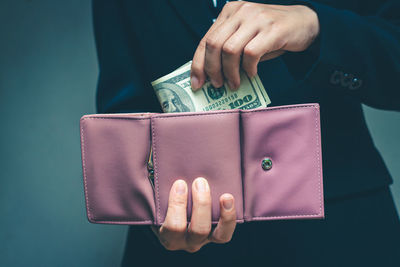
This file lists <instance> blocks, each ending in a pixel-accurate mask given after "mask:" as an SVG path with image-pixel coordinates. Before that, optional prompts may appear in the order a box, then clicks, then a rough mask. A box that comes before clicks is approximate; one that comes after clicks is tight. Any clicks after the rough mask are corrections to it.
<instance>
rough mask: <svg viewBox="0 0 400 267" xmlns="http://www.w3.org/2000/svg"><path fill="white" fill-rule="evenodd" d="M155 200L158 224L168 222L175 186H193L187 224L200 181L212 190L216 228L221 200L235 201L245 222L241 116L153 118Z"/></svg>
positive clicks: (230, 113)
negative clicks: (226, 196) (195, 184)
mask: <svg viewBox="0 0 400 267" xmlns="http://www.w3.org/2000/svg"><path fill="white" fill-rule="evenodd" d="M151 121H152V138H153V139H152V143H153V160H154V181H155V196H156V214H157V220H156V223H157V224H158V225H161V224H162V223H163V222H164V219H165V215H166V212H167V207H168V197H169V191H170V188H171V186H172V184H173V182H174V181H175V180H177V179H183V180H185V181H186V182H187V184H188V189H189V197H188V212H187V215H188V221H190V216H191V206H192V203H191V201H192V197H191V186H192V182H193V180H194V179H195V178H197V177H204V178H206V179H207V181H208V183H209V185H210V188H211V198H212V223H214V224H215V223H217V222H218V220H219V208H220V207H219V197H220V196H221V195H222V194H223V193H231V194H232V195H233V196H234V198H235V207H236V210H237V219H238V221H243V192H242V178H241V176H242V174H241V159H240V131H239V110H229V111H214V112H206V113H205V112H201V113H184V114H176V113H175V114H161V115H156V116H153V117H152V118H151Z"/></svg>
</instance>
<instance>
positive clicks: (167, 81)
mask: <svg viewBox="0 0 400 267" xmlns="http://www.w3.org/2000/svg"><path fill="white" fill-rule="evenodd" d="M191 66H192V62H191V61H189V62H188V63H186V64H184V65H183V66H181V67H179V68H178V69H177V70H175V71H173V72H172V73H170V74H168V75H165V76H164V77H161V78H159V79H157V80H155V81H154V82H152V83H151V85H152V86H153V88H154V90H155V93H156V95H157V98H158V100H159V101H160V104H161V107H162V109H163V111H164V112H185V111H209V110H221V109H236V108H240V109H253V108H261V107H266V106H267V105H269V104H270V103H271V101H270V99H269V97H268V94H267V92H266V91H265V89H264V86H263V85H262V83H261V81H260V78H259V77H258V75H256V76H255V77H253V78H249V77H248V76H247V75H246V73H245V72H244V71H240V87H239V89H238V90H237V91H231V90H230V88H229V86H228V84H227V83H224V85H223V86H222V87H221V88H215V87H213V86H212V84H211V83H210V82H206V83H205V84H204V85H203V87H202V88H201V89H199V90H197V91H196V92H193V91H192V88H191V86H190V69H191Z"/></svg>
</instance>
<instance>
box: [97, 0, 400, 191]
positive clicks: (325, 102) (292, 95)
mask: <svg viewBox="0 0 400 267" xmlns="http://www.w3.org/2000/svg"><path fill="white" fill-rule="evenodd" d="M93 2H94V3H93V13H94V14H93V15H94V26H95V37H96V44H97V51H98V59H99V66H100V77H99V82H98V91H97V109H98V112H100V113H111V112H143V111H161V109H160V105H159V103H158V101H157V99H156V97H155V94H154V92H153V89H152V87H151V85H150V82H151V81H153V80H155V79H157V78H159V77H161V76H163V75H165V74H167V73H169V72H171V71H173V70H174V69H176V68H177V67H179V66H181V65H182V64H184V63H186V62H187V61H189V60H191V59H192V57H193V53H194V51H195V49H196V47H197V45H198V43H199V41H200V39H201V38H202V37H203V36H204V34H205V33H206V32H207V30H208V29H209V27H210V26H211V24H212V21H211V19H212V17H213V15H212V12H211V10H210V9H209V7H208V5H209V3H208V2H210V0H201V1H193V0H191V1H188V0H168V1H167V0H164V1H161V0H159V1H158V0H146V1H129V0H113V1H109V0H94V1H93ZM259 2H266V3H279V4H291V3H304V4H306V5H308V6H310V7H311V8H313V9H314V10H315V11H316V13H317V14H318V17H319V20H320V36H319V38H318V40H316V42H315V43H314V44H313V45H312V46H311V47H310V48H309V49H308V50H307V51H304V52H302V53H287V54H285V55H284V56H282V57H280V58H277V59H274V60H270V61H267V62H262V63H260V64H259V67H258V74H259V76H260V79H261V80H262V82H263V84H264V86H265V88H266V90H267V92H268V94H269V96H270V98H271V100H272V106H277V105H284V104H295V103H307V102H318V103H320V106H321V125H322V146H323V147H322V151H323V168H324V186H325V188H324V189H325V195H326V197H334V196H341V195H345V194H350V193H354V192H360V191H363V190H369V189H372V188H376V187H379V186H384V185H387V184H389V183H391V178H390V175H389V173H388V171H387V169H386V167H385V165H384V163H383V160H382V159H381V157H380V155H379V153H378V151H377V150H376V148H375V146H374V144H373V141H372V139H371V137H370V134H369V131H368V129H367V126H366V123H365V120H364V115H363V111H362V107H361V104H362V103H364V104H367V105H370V106H373V107H376V108H381V109H388V110H400V26H399V25H400V1H389V0H387V1H382V0H337V1H334V0H321V1H301V2H299V1H259Z"/></svg>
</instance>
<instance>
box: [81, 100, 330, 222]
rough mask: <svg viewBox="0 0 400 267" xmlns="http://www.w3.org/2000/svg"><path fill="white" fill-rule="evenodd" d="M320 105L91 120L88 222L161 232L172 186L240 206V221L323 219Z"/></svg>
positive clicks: (215, 205) (85, 125)
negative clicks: (206, 189)
mask: <svg viewBox="0 0 400 267" xmlns="http://www.w3.org/2000/svg"><path fill="white" fill-rule="evenodd" d="M319 118H320V115H319V105H318V104H302V105H291V106H280V107H271V108H262V109H253V110H237V109H236V110H221V111H210V112H184V113H163V114H159V113H132V114H95V115H85V116H83V117H82V118H81V121H80V129H81V151H82V166H83V177H84V188H85V198H86V209H87V216H88V219H89V221H90V222H93V223H109V224H149V225H161V224H162V223H163V222H164V218H165V215H166V212H167V206H168V196H169V191H170V188H171V186H172V184H173V182H174V181H175V180H176V179H184V180H185V181H186V182H187V183H188V185H189V186H188V189H189V197H188V213H187V214H188V221H190V216H191V192H190V189H191V183H192V181H193V180H194V179H195V178H196V177H204V178H206V179H207V180H208V182H209V184H210V188H211V196H212V222H213V223H214V224H215V223H217V222H218V219H219V196H220V195H222V194H223V193H231V194H232V195H233V196H234V197H235V205H236V209H237V222H247V221H259V220H278V219H308V218H310V219H311V218H323V217H324V202H323V188H322V160H321V134H320V119H319Z"/></svg>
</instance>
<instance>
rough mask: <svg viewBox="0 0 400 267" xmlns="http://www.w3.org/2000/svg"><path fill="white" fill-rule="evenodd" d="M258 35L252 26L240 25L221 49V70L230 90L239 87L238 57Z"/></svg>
mask: <svg viewBox="0 0 400 267" xmlns="http://www.w3.org/2000/svg"><path fill="white" fill-rule="evenodd" d="M257 33H258V29H257V28H256V27H254V26H253V25H247V26H246V25H242V26H240V27H239V29H238V30H237V31H236V32H235V33H233V34H232V36H231V37H229V39H228V40H227V41H226V42H225V43H224V45H223V47H222V70H223V74H224V76H225V78H226V80H227V81H228V85H229V87H230V88H231V89H233V90H235V89H237V88H239V85H240V74H239V68H240V57H241V55H242V52H243V48H244V47H245V46H246V45H247V43H248V42H250V40H251V39H253V38H254V37H255V36H256V35H257Z"/></svg>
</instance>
